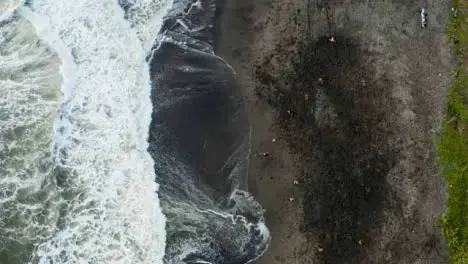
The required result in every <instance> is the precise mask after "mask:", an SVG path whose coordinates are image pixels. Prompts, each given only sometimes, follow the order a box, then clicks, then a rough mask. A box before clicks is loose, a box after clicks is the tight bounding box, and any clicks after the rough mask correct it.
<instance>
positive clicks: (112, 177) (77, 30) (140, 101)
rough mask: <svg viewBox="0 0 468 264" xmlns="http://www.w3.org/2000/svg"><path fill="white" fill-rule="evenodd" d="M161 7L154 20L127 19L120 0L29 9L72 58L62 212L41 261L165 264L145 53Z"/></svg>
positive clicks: (63, 116)
mask: <svg viewBox="0 0 468 264" xmlns="http://www.w3.org/2000/svg"><path fill="white" fill-rule="evenodd" d="M153 11H155V12H153V13H152V14H151V15H148V16H147V17H149V19H148V21H150V22H151V23H150V24H151V25H149V24H148V23H146V22H145V23H146V24H145V23H144V22H141V23H140V24H139V21H138V19H137V16H135V18H134V20H133V21H130V22H129V21H127V20H125V15H124V11H123V9H122V8H121V6H120V5H119V3H117V1H111V0H103V1H88V0H77V1H66V0H61V1H53V0H35V1H32V3H31V5H30V7H23V8H22V9H21V11H20V12H21V14H22V15H23V16H24V17H26V18H27V19H28V20H29V21H30V22H31V23H32V24H33V25H34V26H35V28H36V31H37V34H38V35H39V36H40V37H42V38H44V39H45V40H46V41H47V42H48V43H49V44H50V45H51V46H52V47H53V48H54V49H55V50H56V52H57V53H58V54H59V57H60V59H61V60H62V64H63V65H62V67H61V70H62V74H63V78H64V84H63V86H62V93H61V100H60V117H59V118H57V120H56V122H55V134H54V138H53V147H54V153H55V155H56V159H55V161H56V169H55V172H56V177H57V186H58V189H59V193H60V195H61V203H60V204H61V206H60V219H59V220H58V221H57V226H56V229H55V232H54V233H53V235H51V236H50V237H48V238H47V239H46V240H45V241H43V242H42V243H40V244H39V245H38V246H37V250H36V251H35V253H34V254H35V256H34V257H33V259H38V260H39V263H112V264H114V263H115V264H118V263H162V258H163V255H164V248H165V230H164V226H165V217H164V215H163V214H162V212H161V209H160V207H159V199H158V196H157V189H158V185H157V183H156V182H155V175H154V170H153V161H152V159H151V157H150V155H149V154H148V152H147V147H148V143H147V139H148V129H149V124H150V121H151V111H152V104H151V101H150V90H151V86H150V77H149V68H148V64H147V62H146V61H145V57H146V53H147V52H148V49H149V48H150V45H149V44H148V43H149V42H150V41H151V38H152V37H153V35H152V34H150V33H147V32H150V31H151V30H150V29H149V27H152V26H154V25H157V21H159V20H161V19H162V16H163V15H164V11H165V9H164V8H160V9H156V8H154V9H153ZM146 25H148V29H146V28H145V26H146ZM152 30H154V32H157V30H158V29H157V28H153V29H152Z"/></svg>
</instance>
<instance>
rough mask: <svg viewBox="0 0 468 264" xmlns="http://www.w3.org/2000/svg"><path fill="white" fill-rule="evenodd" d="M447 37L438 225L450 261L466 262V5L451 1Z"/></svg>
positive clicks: (467, 66)
mask: <svg viewBox="0 0 468 264" xmlns="http://www.w3.org/2000/svg"><path fill="white" fill-rule="evenodd" d="M452 4H453V8H454V9H453V16H452V18H451V21H450V24H449V27H448V29H447V35H448V37H449V40H450V44H451V46H452V50H453V53H454V55H455V59H456V61H455V64H454V66H453V69H452V75H453V78H454V80H453V83H452V85H451V87H450V88H449V91H448V97H447V110H446V113H445V118H444V121H443V125H442V129H441V134H440V138H439V139H438V141H437V150H438V155H439V159H440V161H441V163H442V169H443V174H444V175H445V179H446V184H447V189H448V198H447V202H446V204H447V210H446V212H445V214H444V215H443V216H442V217H441V218H440V220H439V224H441V226H442V232H443V234H444V235H445V237H446V239H447V242H448V246H449V257H450V262H451V263H453V264H466V263H468V2H467V1H463V0H454V1H453V2H452Z"/></svg>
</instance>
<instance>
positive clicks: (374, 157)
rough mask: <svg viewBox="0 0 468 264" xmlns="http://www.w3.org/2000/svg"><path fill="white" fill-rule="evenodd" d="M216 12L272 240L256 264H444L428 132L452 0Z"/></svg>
mask: <svg viewBox="0 0 468 264" xmlns="http://www.w3.org/2000/svg"><path fill="white" fill-rule="evenodd" d="M220 6H222V9H218V12H217V13H218V23H217V29H216V32H217V37H218V41H217V42H216V44H217V46H216V47H217V53H218V54H219V55H221V56H222V57H223V58H225V59H226V60H227V61H228V62H229V63H230V64H231V65H232V66H233V67H234V69H235V71H236V72H237V78H238V81H239V82H240V84H241V87H242V89H243V94H244V98H245V100H246V103H247V108H248V112H249V118H250V121H251V123H252V154H253V155H252V158H251V161H250V172H249V175H250V178H249V184H250V191H251V192H252V193H253V194H254V195H255V196H256V198H257V199H258V200H259V202H260V203H261V204H262V205H263V206H264V207H265V209H266V210H267V212H266V215H265V216H266V219H267V225H268V227H269V228H270V231H271V234H272V243H271V245H270V248H269V250H268V251H267V252H266V253H265V255H264V256H263V257H262V258H260V259H259V260H258V261H257V262H256V263H260V264H261V263H265V264H275V263H294V264H295V263H326V264H335V263H402V264H406V263H431V264H432V263H434V264H439V263H440V264H442V263H447V262H448V260H447V249H446V245H445V244H446V242H445V241H444V239H443V237H442V236H441V235H440V230H439V229H438V228H437V227H436V226H435V221H436V219H437V217H439V216H440V215H441V214H442V212H443V210H444V207H443V206H444V205H443V204H444V199H445V186H444V184H443V179H442V178H441V177H438V176H437V172H438V169H437V162H436V160H435V149H434V146H433V140H434V138H435V137H436V136H437V131H438V129H439V125H440V121H441V116H442V110H443V106H444V104H445V94H446V89H447V87H448V84H449V81H450V79H449V77H448V70H449V67H450V60H451V57H450V54H449V52H448V48H447V46H446V41H445V33H444V29H445V27H446V24H447V22H448V19H449V14H450V5H449V3H448V2H446V1H442V0H437V1H430V2H427V1H397V0H394V1H379V2H376V1H347V0H342V1H332V0H329V1H318V0H317V1H312V0H311V1H307V0H289V1H279V0H278V1H266V0H265V1H262V0H255V1H248V2H246V1H238V0H234V1H225V2H224V3H223V5H220ZM422 7H424V8H426V9H427V10H428V13H429V16H428V20H429V25H428V28H425V29H423V28H421V26H420V16H419V11H420V9H421V8H422ZM265 153H266V154H265ZM255 154H257V155H255Z"/></svg>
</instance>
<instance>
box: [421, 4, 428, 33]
mask: <svg viewBox="0 0 468 264" xmlns="http://www.w3.org/2000/svg"><path fill="white" fill-rule="evenodd" d="M421 27H422V28H425V27H427V12H426V9H424V8H422V9H421Z"/></svg>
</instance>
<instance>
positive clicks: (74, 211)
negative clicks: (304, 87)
mask: <svg viewBox="0 0 468 264" xmlns="http://www.w3.org/2000/svg"><path fill="white" fill-rule="evenodd" d="M215 8H216V6H215V5H214V3H212V2H211V1H201V0H200V1H178V0H174V2H173V1H170V0H120V1H119V0H100V1H90V0H76V1H66V0H27V1H20V0H2V1H0V264H16V263H41V264H42V263H44V264H58V263H67V264H68V263H86V264H90V263H93V264H94V263H112V264H114V263H116V264H117V263H122V264H123V263H132V264H134V263H153V264H154V263H233V264H234V263H239V264H240V263H247V262H249V261H251V260H253V259H255V258H257V257H258V256H259V255H261V254H262V253H263V252H264V250H265V249H266V248H267V246H268V243H269V240H270V237H269V234H268V229H267V228H266V227H265V225H264V219H263V209H262V208H261V206H260V205H259V204H258V203H257V202H256V201H255V199H254V198H253V197H252V196H251V195H250V194H249V193H248V192H246V191H245V190H246V188H247V186H246V184H245V183H246V177H247V168H248V157H249V149H250V145H249V144H250V143H249V127H248V122H247V120H246V119H245V117H244V114H243V111H242V109H243V108H242V104H241V102H240V101H239V99H240V96H239V95H238V94H236V91H237V89H236V85H235V82H234V80H233V76H234V73H233V71H232V69H231V68H230V67H229V65H227V64H226V63H225V62H224V61H223V60H222V59H221V58H219V57H217V56H216V55H215V54H214V52H213V48H212V43H213V36H212V35H211V28H212V25H213V19H214V17H213V15H214V10H215ZM186 99H187V100H186ZM186 102H188V104H187V103H186ZM220 106H226V108H225V110H220V109H221V108H223V107H221V108H220ZM187 111H190V113H191V114H192V115H181V114H183V113H187ZM178 120H181V122H180V123H178V122H179V121H178ZM184 120H185V121H184ZM187 122H188V123H187ZM179 124H184V125H179ZM186 125H190V126H191V129H189V130H187V126H186ZM192 132H193V133H192ZM200 144H201V145H200ZM207 144H209V145H208V146H206V145H207ZM213 144H215V145H217V146H218V147H217V148H213V147H211V146H213ZM200 146H201V147H202V148H199V147H200ZM200 150H202V151H200Z"/></svg>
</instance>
